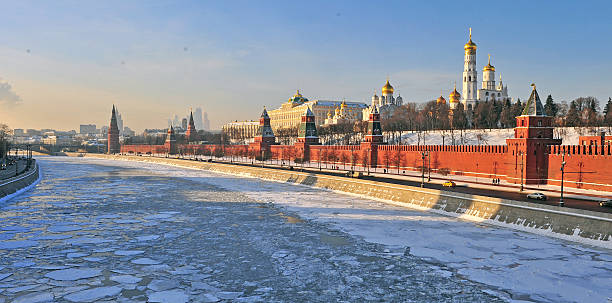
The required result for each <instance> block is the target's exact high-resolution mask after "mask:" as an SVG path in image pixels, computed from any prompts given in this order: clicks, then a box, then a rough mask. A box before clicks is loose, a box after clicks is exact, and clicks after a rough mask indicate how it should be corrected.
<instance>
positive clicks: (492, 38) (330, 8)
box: [0, 0, 612, 130]
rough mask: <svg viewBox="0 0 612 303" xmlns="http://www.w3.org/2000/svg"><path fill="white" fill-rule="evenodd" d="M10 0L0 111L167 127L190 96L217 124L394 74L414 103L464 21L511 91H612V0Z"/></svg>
mask: <svg viewBox="0 0 612 303" xmlns="http://www.w3.org/2000/svg"><path fill="white" fill-rule="evenodd" d="M433 2H434V1H414V2H408V1H390V2H383V1H368V2H365V1H364V2H358V1H300V2H297V1H234V0H231V1H210V2H208V1H143V2H140V1H46V2H45V1H35V2H29V1H6V2H4V3H3V5H2V10H0V16H1V20H2V22H1V24H2V26H0V37H1V39H0V41H1V43H0V122H4V123H8V124H9V125H10V126H11V127H13V128H56V129H66V130H68V129H78V126H79V124H86V123H95V124H97V125H98V126H100V125H107V124H108V121H109V117H110V109H111V106H112V104H113V103H114V104H116V105H117V106H118V108H119V110H120V111H121V113H122V115H123V119H124V124H125V125H126V126H129V127H131V128H132V129H136V130H142V129H144V128H153V127H159V128H162V127H166V123H167V118H169V117H172V116H174V114H179V115H180V116H183V115H186V114H187V112H188V110H189V108H190V107H194V108H195V107H198V106H199V107H202V108H203V109H204V110H205V111H207V112H208V114H209V118H210V120H211V126H212V127H213V128H219V127H220V125H222V124H223V123H225V122H228V121H230V120H245V119H256V118H257V117H258V116H259V114H260V112H261V109H262V106H264V105H266V106H268V108H276V107H278V106H279V105H280V103H282V102H285V101H286V100H287V99H288V98H289V97H290V96H292V95H293V93H294V92H295V89H297V88H299V89H300V90H301V91H302V93H303V94H304V96H306V97H308V98H310V99H317V98H320V99H342V98H346V99H347V100H353V101H366V102H369V99H370V97H371V95H372V93H373V92H374V90H377V91H378V92H379V93H380V88H381V87H382V85H383V84H384V82H385V79H386V77H387V76H389V77H390V80H391V84H392V85H393V86H394V87H395V88H396V92H397V91H398V90H399V91H400V92H401V95H402V97H404V100H405V101H409V102H424V101H427V100H431V99H434V98H436V97H437V96H438V95H439V94H440V89H444V94H445V95H448V92H449V90H450V89H451V88H452V85H453V82H454V81H457V83H459V86H460V80H461V72H462V70H463V44H465V42H466V40H467V32H468V28H469V27H470V26H471V27H472V28H473V40H474V42H475V43H476V44H477V45H478V52H477V54H478V59H477V60H478V61H477V64H478V69H479V80H481V79H482V73H481V71H482V67H483V66H484V65H485V64H486V58H487V54H488V53H490V54H491V55H492V63H493V65H495V67H496V69H497V73H498V74H499V72H501V73H502V76H503V80H504V83H506V84H507V85H508V87H509V93H510V95H511V96H512V97H514V98H517V97H519V98H521V99H525V98H526V97H528V94H529V92H530V89H531V88H530V87H529V84H530V83H532V82H535V83H536V84H537V87H538V91H539V92H540V95H547V94H549V93H550V94H552V95H553V97H554V98H555V100H557V101H561V100H571V99H573V98H576V97H578V96H587V95H592V96H595V97H597V98H598V99H599V100H600V103H602V104H603V102H605V101H607V100H608V96H611V95H612V74H611V70H612V19H611V18H610V16H612V2H609V1H600V2H597V1H580V2H579V1H482V2H481V1H452V2H450V1H449V2H447V3H444V2H438V1H436V3H433Z"/></svg>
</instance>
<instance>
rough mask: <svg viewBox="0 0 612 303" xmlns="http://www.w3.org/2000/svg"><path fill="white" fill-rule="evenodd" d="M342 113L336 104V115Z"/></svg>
mask: <svg viewBox="0 0 612 303" xmlns="http://www.w3.org/2000/svg"><path fill="white" fill-rule="evenodd" d="M339 114H340V108H339V107H337V106H336V115H339Z"/></svg>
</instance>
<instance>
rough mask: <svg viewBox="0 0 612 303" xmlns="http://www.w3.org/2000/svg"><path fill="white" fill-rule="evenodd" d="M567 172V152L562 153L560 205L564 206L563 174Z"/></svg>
mask: <svg viewBox="0 0 612 303" xmlns="http://www.w3.org/2000/svg"><path fill="white" fill-rule="evenodd" d="M564 173H565V152H563V154H562V155H561V198H560V199H559V206H561V207H563V206H564V205H565V202H563V174H564Z"/></svg>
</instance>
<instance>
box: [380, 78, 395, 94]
mask: <svg viewBox="0 0 612 303" xmlns="http://www.w3.org/2000/svg"><path fill="white" fill-rule="evenodd" d="M382 94H383V95H393V86H391V84H390V83H389V79H387V83H385V86H383V88H382Z"/></svg>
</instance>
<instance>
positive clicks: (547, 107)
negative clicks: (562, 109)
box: [544, 95, 559, 118]
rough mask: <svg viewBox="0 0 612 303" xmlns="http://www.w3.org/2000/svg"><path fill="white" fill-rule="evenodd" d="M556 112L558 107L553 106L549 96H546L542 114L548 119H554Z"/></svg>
mask: <svg viewBox="0 0 612 303" xmlns="http://www.w3.org/2000/svg"><path fill="white" fill-rule="evenodd" d="M557 112H559V106H558V105H557V104H555V102H554V101H553V98H552V96H551V95H548V97H547V98H546V103H545V104H544V113H545V114H546V115H547V116H549V117H553V118H554V117H556V116H557Z"/></svg>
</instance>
